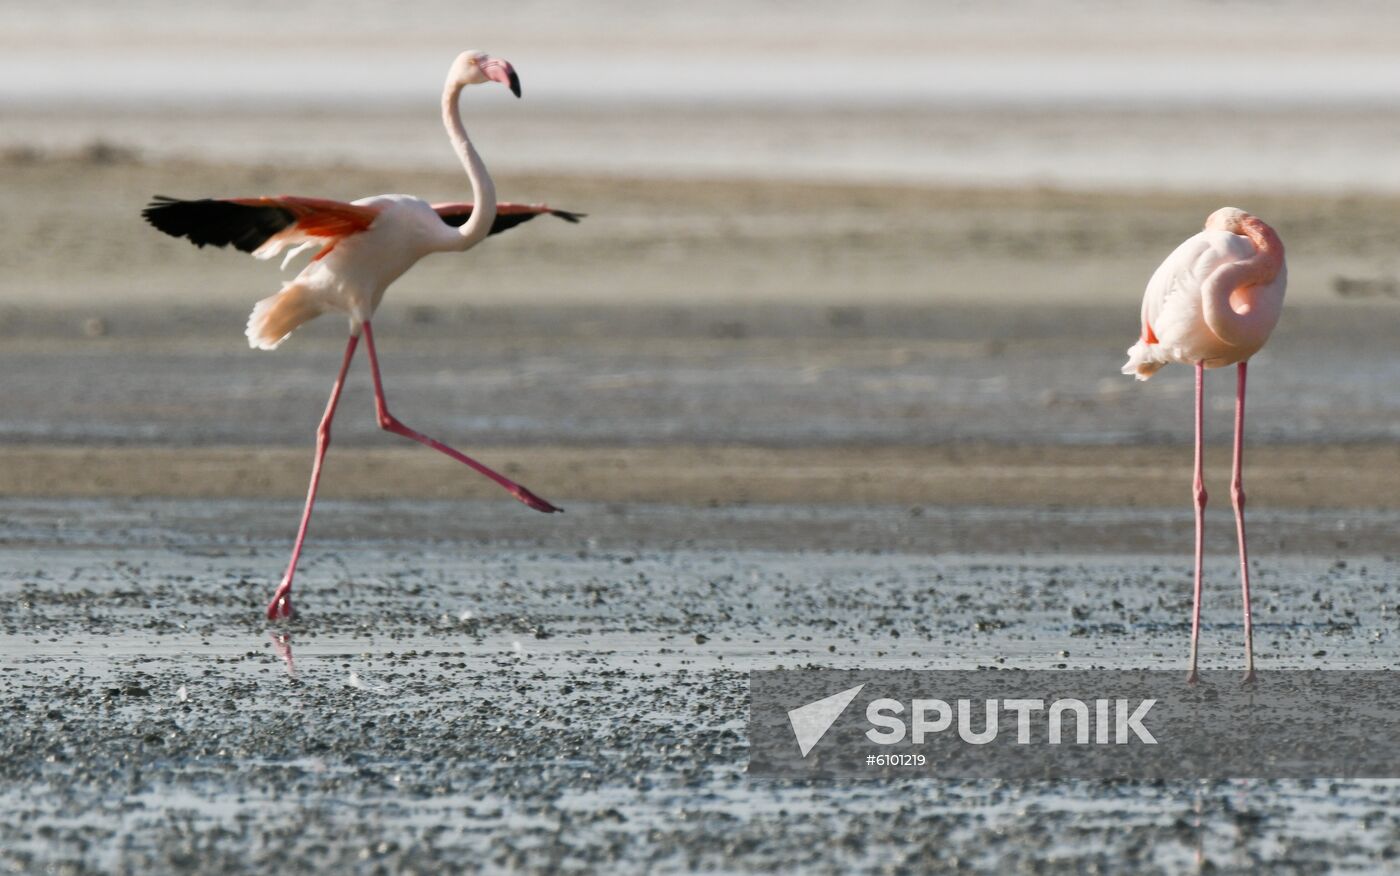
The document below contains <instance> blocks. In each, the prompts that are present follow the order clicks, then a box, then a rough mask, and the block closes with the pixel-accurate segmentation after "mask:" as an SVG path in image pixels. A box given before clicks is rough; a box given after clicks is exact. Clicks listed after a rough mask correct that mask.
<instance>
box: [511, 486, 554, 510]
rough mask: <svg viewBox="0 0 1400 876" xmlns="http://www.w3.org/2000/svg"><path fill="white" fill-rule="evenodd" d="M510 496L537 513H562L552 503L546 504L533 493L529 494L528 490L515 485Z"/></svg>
mask: <svg viewBox="0 0 1400 876" xmlns="http://www.w3.org/2000/svg"><path fill="white" fill-rule="evenodd" d="M510 494H511V495H512V496H514V497H515V498H517V499H519V500H520V501H522V502H524V503H525V504H526V505H529V506H530V507H531V508H534V509H535V510H536V511H539V512H541V513H543V514H554V513H556V512H558V513H563V511H564V509H563V508H560V507H559V506H558V505H555V504H554V503H552V502H547V501H545V500H544V499H541V498H540V497H539V496H536V495H535V494H534V493H532V492H530V491H529V490H527V489H525V488H524V487H522V486H520V485H519V484H516V485H515V489H513V490H511V491H510Z"/></svg>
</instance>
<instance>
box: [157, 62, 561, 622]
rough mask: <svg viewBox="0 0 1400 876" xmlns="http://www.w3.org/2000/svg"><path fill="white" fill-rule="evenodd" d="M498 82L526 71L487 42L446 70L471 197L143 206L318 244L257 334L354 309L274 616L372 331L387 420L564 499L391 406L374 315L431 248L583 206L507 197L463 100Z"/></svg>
mask: <svg viewBox="0 0 1400 876" xmlns="http://www.w3.org/2000/svg"><path fill="white" fill-rule="evenodd" d="M486 82H498V83H501V84H502V85H505V86H506V87H508V88H509V89H510V90H511V92H512V93H513V94H514V95H515V96H516V97H519V96H520V78H519V77H518V76H517V75H516V73H515V68H514V67H512V66H511V65H510V63H508V62H507V61H505V60H502V59H500V58H495V57H492V56H490V55H486V54H483V53H481V52H475V51H469V52H463V53H462V54H460V55H458V56H457V59H456V60H455V61H454V62H453V64H452V67H451V69H450V70H449V71H448V74H447V82H446V84H445V85H444V86H443V92H442V118H443V124H444V125H445V126H446V128H447V136H448V139H449V140H451V141H452V146H453V148H454V149H455V150H456V152H457V156H458V157H459V158H460V159H461V161H462V166H463V167H464V168H465V169H466V172H467V179H468V180H470V182H471V187H472V200H473V202H472V203H451V204H429V203H428V202H426V201H423V200H420V199H419V198H415V197H412V196H410V195H374V196H372V197H368V198H361V199H360V200H357V201H353V202H350V203H344V202H341V201H330V200H324V199H321V198H304V197H294V196H286V195H282V196H277V197H255V198H224V199H208V198H206V199H200V200H178V199H175V198H167V197H162V196H157V197H156V198H155V199H154V200H152V201H151V202H150V204H149V205H147V207H146V208H145V210H144V211H143V212H142V215H143V216H144V217H145V218H146V220H147V221H148V222H150V223H151V224H152V225H154V226H155V227H156V228H157V229H158V230H160V231H163V232H164V233H166V234H169V235H171V236H172V237H184V238H187V239H188V240H189V241H190V242H192V243H194V244H195V245H196V246H199V247H203V246H205V245H206V244H212V245H214V246H219V247H223V246H227V245H229V244H232V245H233V246H234V247H235V248H236V249H239V250H241V251H243V252H248V253H252V254H253V255H254V256H256V257H257V258H260V259H270V258H273V257H274V256H276V255H278V254H280V253H281V252H282V251H283V250H285V249H287V248H288V247H292V249H291V250H290V251H289V252H288V253H287V255H286V258H284V259H283V262H282V267H283V268H286V266H287V263H288V262H290V261H291V259H292V258H293V257H295V256H296V255H297V254H299V253H300V252H303V251H305V250H307V249H317V250H318V252H317V253H316V255H315V256H314V257H313V258H312V259H311V262H310V263H309V264H308V265H307V266H306V268H305V269H303V270H302V271H301V272H300V273H299V274H298V275H297V276H296V278H295V279H293V280H292V281H291V282H288V283H285V284H284V285H283V286H282V289H281V291H279V292H278V293H277V294H275V295H273V296H271V297H269V298H264V299H263V300H261V301H259V302H258V303H257V304H256V305H255V306H254V307H253V312H252V315H251V316H250V317H249V318H248V326H247V336H248V344H249V345H250V346H251V347H253V348H254V349H261V350H272V349H275V348H276V347H277V346H278V345H280V344H281V343H282V342H283V341H285V340H286V339H287V336H288V335H290V334H291V333H292V332H293V331H295V330H296V328H297V327H298V326H300V325H302V324H303V323H305V322H307V321H309V320H311V319H314V318H316V317H317V316H320V315H321V314H322V313H325V312H327V311H337V312H341V313H345V314H346V315H348V317H349V320H350V338H349V340H348V341H347V342H346V345H345V354H344V358H343V359H342V360H341V363H340V372H339V374H338V375H337V376H336V379H335V383H334V385H333V386H332V387H331V394H330V401H329V402H327V404H326V410H325V414H324V415H323V416H322V417H321V424H320V426H319V427H318V428H317V430H316V455H315V461H314V462H313V464H312V467H311V483H310V486H309V487H308V488H307V493H306V505H305V507H304V509H303V510H302V514H301V524H300V526H299V527H298V528H297V534H296V542H295V544H294V545H293V547H292V556H291V560H290V561H289V562H288V564H287V571H286V574H285V575H284V576H283V577H282V583H281V584H280V585H278V587H277V590H276V592H275V593H274V594H273V596H272V601H271V602H269V603H268V606H267V616H268V619H269V620H277V619H281V618H290V617H291V616H292V615H293V614H294V610H293V607H292V578H293V577H294V576H295V574H296V568H297V560H298V559H299V558H300V557H301V550H302V545H303V543H304V542H305V540H306V530H307V526H308V525H309V524H310V522H311V509H312V507H313V506H314V505H315V504H316V488H317V486H318V485H319V484H320V480H321V466H322V464H323V462H324V461H325V457H326V450H327V449H328V448H329V447H330V440H331V420H332V419H333V418H334V417H335V409H336V404H337V403H338V402H339V401H340V392H341V388H342V387H343V386H344V384H345V374H346V372H347V371H348V370H349V368H350V361H351V359H352V358H353V357H354V355H355V348H356V347H357V346H358V345H359V342H360V336H361V334H363V335H364V340H365V351H366V352H367V353H368V354H369V367H370V376H371V377H372V378H373V382H374V403H375V411H376V415H377V418H378V421H379V427H380V428H381V429H384V430H385V431H388V432H393V433H395V434H398V435H402V436H404V437H405V438H410V439H412V440H414V441H417V442H419V443H420V444H424V445H426V446H428V447H431V448H433V449H434V450H437V451H439V452H441V453H444V454H446V455H448V456H450V457H452V458H453V459H455V460H457V461H458V462H461V463H463V464H465V465H467V466H468V467H470V468H472V469H474V470H475V471H477V472H479V473H481V474H483V475H485V476H486V477H488V478H490V479H491V480H493V481H495V482H496V483H497V484H499V485H500V486H502V487H504V488H505V489H506V490H507V491H508V492H509V493H510V494H511V495H512V496H514V497H515V498H517V499H519V500H520V501H521V502H523V503H525V504H526V505H528V506H529V507H531V508H533V509H535V510H536V511H541V512H544V513H552V512H555V511H561V510H563V509H561V508H559V507H558V506H556V505H554V504H552V503H550V502H547V501H545V500H544V499H542V498H540V497H539V496H537V495H535V494H534V493H532V492H531V491H530V490H527V489H526V488H525V487H523V486H521V485H520V484H517V483H515V482H514V481H512V480H509V479H508V478H505V477H503V476H502V475H500V474H498V473H496V472H495V471H492V470H491V469H489V468H487V467H486V466H484V465H482V464H481V463H479V462H477V461H476V460H474V459H472V458H471V457H469V456H467V455H465V454H463V453H461V452H459V451H457V450H454V449H453V448H451V447H449V446H447V445H446V444H443V443H442V442H440V441H437V440H435V439H433V438H430V437H428V436H427V435H424V434H423V433H421V432H418V431H415V430H414V429H411V428H409V427H408V426H406V425H404V424H403V423H402V422H401V421H400V420H399V419H398V418H397V417H395V416H393V415H392V414H390V413H389V405H388V402H387V401H386V400H385V398H384V386H383V382H382V381H381V379H380V374H379V358H378V356H377V355H376V353H375V348H374V330H373V328H372V327H371V326H370V319H371V317H372V316H373V315H374V312H375V309H376V308H377V307H378V306H379V302H380V299H381V298H383V296H384V291H385V290H386V289H387V288H388V287H389V284H390V283H392V282H394V280H396V279H398V278H399V277H400V276H402V275H403V273H404V272H405V271H407V270H408V269H409V268H411V267H412V266H413V265H414V264H415V263H417V261H418V260H419V259H421V258H423V257H424V256H426V255H429V254H430V253H437V252H462V251H464V250H468V249H471V248H472V247H473V246H476V245H477V244H478V243H480V242H481V241H482V240H484V239H485V238H486V237H487V236H488V235H491V234H496V233H498V232H501V231H505V230H506V229H509V228H513V227H514V226H516V225H519V224H520V223H522V222H527V221H529V220H530V219H533V218H534V217H535V216H539V215H543V214H550V215H553V216H557V217H559V218H560V219H563V220H565V221H567V222H577V221H578V220H579V218H580V217H581V216H582V215H583V214H581V213H571V212H568V211H566V210H554V209H551V208H550V207H548V206H546V205H544V204H533V205H526V204H497V203H496V189H495V186H494V184H493V183H492V182H491V176H490V175H489V174H488V173H487V172H486V166H485V164H484V163H482V160H481V157H480V156H479V155H478V154H477V152H476V149H475V148H474V147H473V146H472V143H471V140H470V139H468V137H467V131H466V128H465V127H464V126H463V124H462V116H461V112H460V110H459V108H458V102H459V99H460V97H461V94H462V89H463V88H465V87H466V86H468V85H477V84H481V83H486Z"/></svg>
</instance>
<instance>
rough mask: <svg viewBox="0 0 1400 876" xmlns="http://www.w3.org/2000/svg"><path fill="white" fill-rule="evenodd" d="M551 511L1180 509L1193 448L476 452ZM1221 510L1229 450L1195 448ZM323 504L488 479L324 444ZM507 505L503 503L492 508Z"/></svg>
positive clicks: (1355, 505) (260, 482)
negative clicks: (659, 506) (572, 504)
mask: <svg viewBox="0 0 1400 876" xmlns="http://www.w3.org/2000/svg"><path fill="white" fill-rule="evenodd" d="M472 452H473V453H474V454H475V455H476V456H477V457H478V458H480V459H482V460H485V461H488V462H489V463H491V464H493V465H495V466H497V467H498V468H499V469H500V470H501V471H503V472H505V473H507V474H508V475H509V476H510V477H513V478H517V479H519V480H521V481H522V482H525V483H527V484H528V485H530V486H531V487H532V488H535V489H537V490H538V491H540V492H542V493H547V494H548V495H549V496H551V497H552V498H555V499H557V500H559V501H561V502H566V503H567V500H574V501H584V502H638V503H668V504H678V505H700V506H706V505H734V504H747V503H758V504H796V505H803V504H846V505H849V504H855V505H885V504H901V505H914V506H918V505H936V506H968V505H975V506H1003V507H1054V506H1070V507H1125V508H1184V507H1188V506H1189V492H1190V491H1189V487H1190V465H1191V450H1190V448H1189V447H1187V446H1182V447H1175V448H1162V447H1053V446H1042V447H988V446H977V445H973V446H966V447H929V448H912V447H861V448H778V449H775V448H761V447H694V446H685V445H672V446H668V447H665V448H647V447H640V448H639V447H548V446H530V447H475V448H472ZM310 457H311V450H310V448H291V447H197V448H170V447H110V446H107V447H103V446H84V447H32V446H0V495H5V496H11V497H35V498H99V497H100V498H120V497H127V498H181V499H190V498H208V499H221V498H247V499H295V498H298V497H300V496H302V495H304V491H305V479H306V476H307V471H308V470H309V465H310ZM1207 458H1208V459H1209V460H1210V462H1209V463H1208V465H1207V468H1206V480H1207V488H1208V489H1209V490H1210V491H1211V492H1212V493H1213V494H1214V499H1215V501H1216V502H1217V503H1223V504H1222V507H1224V506H1228V504H1229V494H1228V484H1229V476H1230V472H1229V449H1228V448H1227V447H1222V446H1212V447H1208V448H1207ZM1246 490H1247V493H1248V495H1249V499H1250V505H1251V508H1255V509H1258V508H1278V509H1318V510H1321V509H1332V510H1390V509H1396V508H1400V447H1396V446H1395V445H1378V446H1370V445H1361V446H1329V447H1321V448H1319V447H1260V448H1252V449H1250V450H1249V452H1248V456H1247V458H1246ZM322 495H323V496H325V497H326V498H328V499H494V498H501V497H502V496H503V494H502V493H501V492H500V490H499V488H497V487H495V486H494V485H492V484H491V483H490V482H488V481H486V480H484V479H482V478H479V477H477V476H475V475H472V474H471V473H470V472H465V471H458V470H457V469H456V468H454V464H453V463H451V462H450V461H448V460H445V459H442V458H441V457H439V456H438V455H436V454H433V453H430V452H428V451H426V450H423V449H420V448H417V447H363V446H357V447H345V448H340V447H335V448H334V449H333V450H332V452H331V454H330V456H329V461H328V463H327V469H326V476H325V480H324V481H323V486H322ZM503 501H508V500H504V499H503Z"/></svg>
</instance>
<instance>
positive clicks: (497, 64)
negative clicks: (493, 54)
mask: <svg viewBox="0 0 1400 876" xmlns="http://www.w3.org/2000/svg"><path fill="white" fill-rule="evenodd" d="M481 72H482V73H485V74H486V78H487V79H490V80H491V81H492V82H499V83H501V84H502V85H504V86H505V87H507V88H509V89H510V93H511V94H513V95H515V96H516V97H519V96H520V77H519V76H517V75H515V68H514V67H512V66H511V65H510V62H509V61H502V60H501V59H500V58H488V59H487V60H485V61H483V62H482V63H481Z"/></svg>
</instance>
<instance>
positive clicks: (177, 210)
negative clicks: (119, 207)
mask: <svg viewBox="0 0 1400 876" xmlns="http://www.w3.org/2000/svg"><path fill="white" fill-rule="evenodd" d="M141 215H142V216H144V217H145V219H146V221H147V222H149V223H151V224H152V225H154V226H155V227H156V229H157V230H159V231H163V232H165V233H166V234H168V235H170V236H171V237H184V238H187V239H188V240H189V241H190V242H191V243H193V244H194V245H195V246H198V247H203V246H206V245H212V246H228V245H229V244H233V246H234V248H236V249H238V250H240V251H242V252H252V251H253V250H255V249H257V248H258V247H260V246H262V245H263V243H265V242H266V241H267V239H268V238H269V237H271V236H272V235H274V234H276V233H278V232H279V231H283V230H284V229H286V228H287V227H289V226H291V225H292V224H294V223H295V222H296V221H297V219H296V216H295V215H294V214H293V213H292V211H291V210H288V209H286V208H285V207H278V206H274V205H266V206H256V207H254V206H249V205H247V204H235V203H233V202H232V201H219V200H216V199H213V198H201V199H199V200H196V201H182V200H180V199H179V198H168V197H166V196H164V195H156V196H155V198H153V199H152V200H151V202H150V203H149V204H147V205H146V209H144V210H142V211H141Z"/></svg>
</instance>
